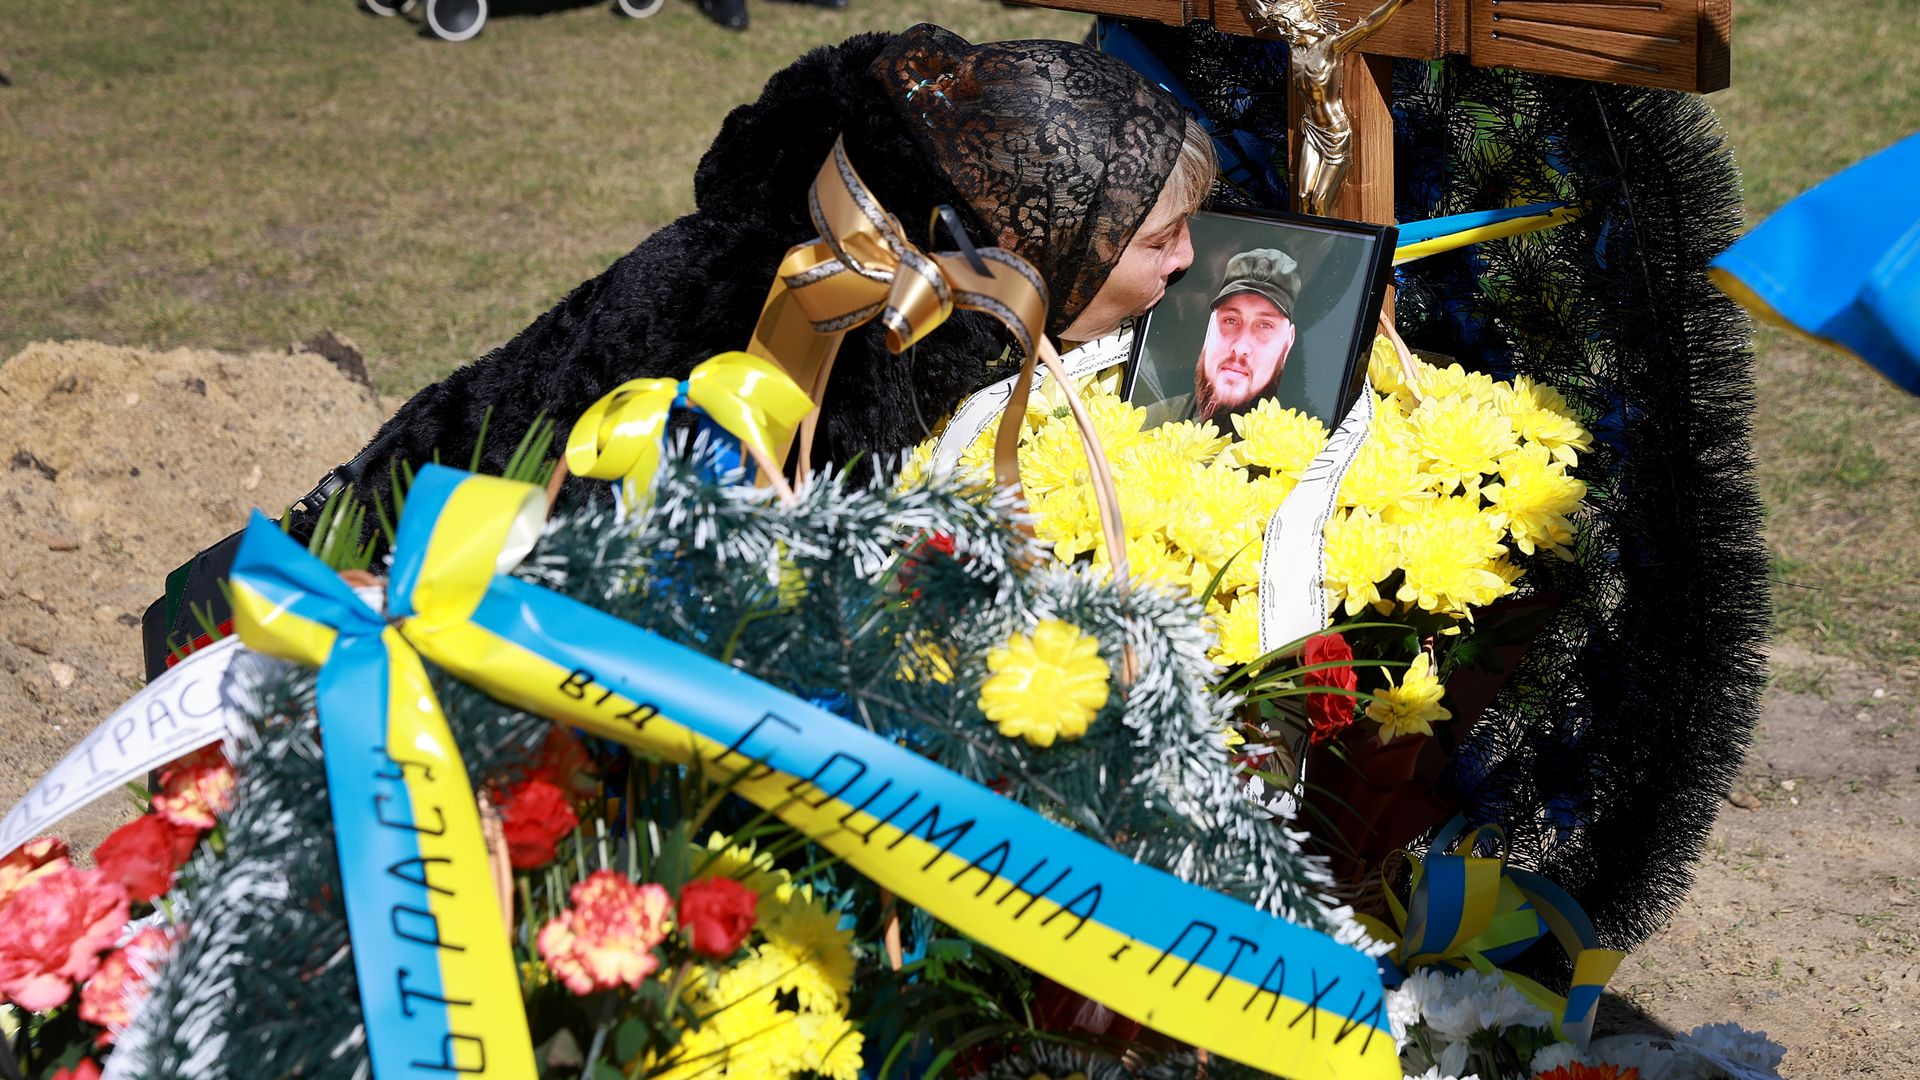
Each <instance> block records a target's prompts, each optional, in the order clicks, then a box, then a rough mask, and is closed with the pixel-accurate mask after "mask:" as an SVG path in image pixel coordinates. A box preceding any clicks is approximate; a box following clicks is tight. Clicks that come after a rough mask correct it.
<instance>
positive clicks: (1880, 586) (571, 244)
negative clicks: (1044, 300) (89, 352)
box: [0, 0, 1920, 682]
mask: <svg viewBox="0 0 1920 1080" xmlns="http://www.w3.org/2000/svg"><path fill="white" fill-rule="evenodd" d="M852 3H853V6H852V8H851V9H850V10H848V11H845V12H828V11H822V10H819V9H815V8H811V7H802V6H796V5H792V4H779V3H769V2H766V0H752V10H753V16H754V26H753V28H752V29H751V30H750V31H748V32H747V33H745V34H730V33H727V32H724V31H721V30H719V29H717V28H715V27H713V26H712V25H711V24H709V23H707V22H706V21H705V20H704V19H703V18H702V17H701V16H700V15H699V14H698V12H697V11H696V10H695V8H694V7H693V4H692V3H691V0H668V3H667V6H666V9H665V10H664V11H663V12H662V13H661V14H660V15H658V16H656V17H654V18H652V19H649V20H645V21H639V22H635V21H630V20H625V19H621V18H618V17H615V16H614V15H613V14H612V13H611V10H610V5H608V4H605V3H593V4H564V5H563V4H554V3H548V4H533V3H528V2H522V3H519V4H509V3H507V2H505V0H496V2H495V4H494V16H493V18H492V20H491V21H490V22H489V24H488V27H487V30H486V32H485V33H484V34H482V35H481V37H480V38H478V39H476V40H475V41H472V42H469V43H466V44H463V45H446V44H443V43H440V42H436V41H433V40H430V39H428V38H425V37H422V36H421V35H420V34H419V33H418V30H417V26H416V25H414V24H411V23H409V22H407V21H404V20H400V19H380V18H374V17H371V16H368V15H364V14H362V13H360V12H358V11H356V10H355V9H354V7H353V5H352V3H351V2H350V0H166V2H164V3H162V2H158V0H147V2H144V3H132V4H125V3H122V4H108V3H104V2H98V0H88V2H78V0H6V2H4V3H0V72H4V73H5V75H6V76H7V78H8V79H9V80H10V81H11V83H12V85H11V86H0V356H6V355H11V354H12V353H13V352H14V351H16V350H18V349H19V348H20V347H21V346H23V345H25V344H26V343H27V342H29V341H34V340H38V339H44V338H76V337H78V338H93V339H98V340H104V341H109V342H115V343H125V344H138V345H149V346H177V345H196V346H209V347H218V348H224V349H235V350H249V349H255V348H261V347H276V346H280V345H284V344H286V343H288V342H290V341H293V340H296V339H301V338H305V337H307V336H309V335H311V334H313V333H315V332H316V331H318V330H320V329H322V328H329V327H330V328H333V329H336V330H338V331H339V332H341V333H343V334H345V335H347V336H348V337H351V338H353V339H354V340H355V341H356V342H358V343H359V344H360V346H361V347H362V348H363V349H364V350H365V351H366V352H367V354H368V358H369V362H370V364H371V366H372V369H373V371H374V374H375V377H376V379H377V381H378V382H379V383H380V385H381V387H382V389H384V390H386V391H388V392H390V393H403V392H406V391H409V390H412V389H414V388H416V387H418V386H420V385H421V384H423V383H424V382H427V381H429V380H431V379H433V378H435V377H436V376H438V375H440V374H442V373H444V372H446V371H448V370H451V369H452V368H453V367H455V366H457V365H458V364H460V363H462V362H464V361H466V360H468V359H471V358H472V357H474V356H477V355H479V354H480V353H481V352H484V351H485V350H486V349H488V348H489V347H491V346H493V345H495V344H497V343H499V342H500V341H502V340H504V339H505V338H506V337H508V336H509V335H511V334H512V333H513V332H514V331H516V330H518V329H519V328H520V327H522V326H524V325H526V323H527V322H528V321H529V320H531V319H532V318H533V317H534V316H535V315H537V314H538V313H539V312H541V311H543V310H545V309H546V308H547V307H549V306H551V305H552V304H553V303H554V302H555V301H556V300H557V299H558V298H559V297H560V296H561V295H563V294H564V292H565V291H566V290H567V289H569V288H571V287H572V286H573V285H574V284H576V283H578V282H579V281H581V280H584V279H585V278H587V277H589V276H591V275H593V274H595V273H597V272H598V271H599V270H600V269H601V268H603V267H604V266H606V265H607V264H608V263H609V262H611V261H612V260H613V259H615V258H617V257H618V256H619V255H620V254H622V253H624V252H625V251H627V250H628V249H629V248H631V247H632V246H633V245H634V244H636V243H638V242H639V241H640V240H641V239H642V238H643V237H645V236H646V235H647V234H648V233H649V232H651V231H652V230H654V229H655V228H658V227H659V226H660V225H662V224H664V223H665V222H667V221H669V220H671V219H672V218H673V217H674V216H676V215H678V214H680V213H682V212H684V211H685V210H686V209H687V208H688V206H689V204H690V201H691V191H690V186H689V185H690V177H691V173H692V165H693V162H694V161H695V160H696V159H697V158H698V156H699V154H700V152H701V150H702V149H703V148H704V147H705V145H706V143H707V141H708V140H709V139H710V138H711V137H712V134H713V132H714V130H715V129H716V128H717V127H718V125H719V122H720V118H721V117H722V116H724V115H725V113H726V111H727V110H728V109H730V108H732V107H733V106H734V105H737V104H739V103H740V102H743V101H745V100H747V99H748V98H750V97H751V96H753V95H754V94H755V93H756V92H757V91H758V89H759V86H760V83H761V82H762V81H763V80H764V79H765V78H766V76H767V74H769V73H770V72H772V71H773V70H775V69H776V68H778V67H780V66H781V65H782V64H784V63H785V62H787V61H788V60H789V59H791V58H792V57H793V56H795V55H797V54H798V53H799V52H801V51H802V50H804V49H806V48H807V47H809V46H812V45H815V44H822V43H826V42H830V41H836V40H839V39H840V38H842V37H845V36H846V35H848V34H851V33H855V32H858V31H861V30H866V29H898V28H901V27H904V26H907V25H909V24H911V23H913V22H916V21H921V20H931V21H936V22H940V23H943V24H945V25H948V26H950V27H952V28H954V29H956V30H958V31H960V32H961V33H963V34H966V35H968V36H970V37H972V38H974V39H976V40H980V39H987V38H1001V37H1037V36H1059V37H1078V36H1080V34H1081V33H1082V32H1083V31H1084V28H1085V26H1086V20H1085V19H1084V18H1083V17H1079V16H1073V15H1068V14H1065V13H1060V12H1053V11H1046V10H1038V9H1022V8H1014V7H1008V6H1005V5H1003V4H1001V3H999V2H997V0H852ZM1916 13H1917V10H1916V0H1849V2H1848V3H1846V4H1819V5H1809V4H1805V3H1798V2H1789V0H1736V13H1735V22H1734V67H1733V84H1734V85H1733V88H1732V89H1730V90H1727V91H1723V92H1721V93H1718V94H1715V95H1713V96H1712V98H1711V99H1710V100H1711V101H1712V102H1713V104H1714V105H1715V107H1716V108H1717V109H1718V110H1719V111H1720V114H1721V116H1722V118H1723V119H1724V121H1725V123H1726V126H1727V128H1728V131H1729V134H1730V137H1731V139H1732V141H1733V145H1734V149H1735V152H1736V155H1737V157H1738V159H1739V162H1740V164H1741V167H1742V170H1743V173H1744V176H1745V179H1746V184H1747V212H1748V216H1749V217H1750V218H1754V219H1757V218H1758V217H1759V216H1763V215H1764V214H1766V213H1768V212H1769V211H1771V210H1773V209H1775V208H1777V207H1778V206H1779V205H1780V204H1781V203H1783V202H1784V201H1786V200H1787V199H1788V198H1791V197H1792V196H1793V195H1794V194H1796V193H1798V192H1799V191H1801V190H1803V189H1804V188H1806V187H1807V186H1809V185H1811V184H1813V183H1816V182H1818V181H1819V180H1820V179H1822V178H1823V177H1825V176H1828V175H1830V174H1831V173H1833V172H1834V171H1836V170H1838V169H1840V168H1843V167H1845V166H1846V165H1848V164H1850V163H1852V162H1853V161H1855V160H1858V159H1859V158H1860V157H1862V156H1864V155H1866V154H1867V153H1870V152H1872V151H1873V150H1875V149H1878V148H1879V147H1882V146H1885V145H1887V144H1889V143H1891V142H1893V141H1894V140H1896V139H1898V138H1901V137H1903V136H1905V135H1907V134H1910V133H1912V132H1913V131H1914V130H1915V129H1916V128H1920V47H1917V43H1920V24H1916ZM1916 182H1920V181H1916ZM1758 345H1759V357H1760V365H1759V375H1760V404H1759V409H1758V411H1757V412H1756V415H1755V417H1754V429H1755V442H1756V448H1757V452H1758V455H1759V458H1760V462H1761V479H1762V483H1763V485H1764V491H1765V493H1766V497H1767V502H1768V506H1769V510H1770V522H1769V534H1768V538H1769V544H1770V547H1771V550H1772V552H1773V555H1774V568H1775V577H1776V579H1777V588H1776V599H1777V602H1778V610H1779V623H1780V629H1781V632H1782V635H1783V637H1784V638H1786V639H1788V640H1791V641H1794V642H1797V643H1798V644H1800V645H1802V646H1804V647H1806V648H1807V649H1810V650H1812V651H1816V652H1823V653H1830V654H1836V655H1840V656H1845V657H1850V658H1854V659H1857V660H1860V661H1863V662H1865V663H1868V664H1870V665H1872V666H1874V667H1876V668H1879V669H1882V670H1884V671H1886V672H1887V673H1888V674H1889V675H1894V676H1899V677H1904V679H1905V680H1907V681H1912V682H1920V465H1917V464H1916V454H1917V453H1920V402H1917V401H1915V400H1914V399H1912V398H1909V397H1906V396H1905V395H1902V394H1901V393H1899V392H1898V391H1896V390H1894V389H1893V388H1891V387H1890V386H1888V385H1887V384H1885V383H1884V382H1882V381H1880V380H1879V379H1878V378H1877V377H1876V376H1874V375H1873V374H1872V373H1870V372H1868V371H1867V370H1866V369H1864V368H1862V367H1861V366H1859V365H1857V364H1855V363H1853V362H1851V361H1848V360H1846V359H1844V358H1842V357H1840V356H1837V355H1835V354H1833V353H1830V352H1826V351H1824V350H1821V349H1818V348H1816V347H1813V346H1810V345H1806V344H1803V343H1801V342H1799V341H1798V340H1796V339H1793V338H1791V337H1789V336H1788V335H1785V334H1781V333H1776V332H1772V331H1764V330H1763V331H1762V332H1761V333H1760V334H1759V337H1758ZM4 449H5V448H4V447H0V450H4Z"/></svg>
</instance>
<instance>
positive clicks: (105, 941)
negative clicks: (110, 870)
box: [0, 867, 127, 1012]
mask: <svg viewBox="0 0 1920 1080" xmlns="http://www.w3.org/2000/svg"><path fill="white" fill-rule="evenodd" d="M6 915H7V917H6V918H4V919H0V999H4V1000H7V1001H11V1002H13V1003H14V1004H15V1005H18V1006H20V1007H21V1008H22V1009H25V1010H26V1011H28V1012H46V1011H47V1010H49V1009H52V1008H55V1007H56V1006H59V1005H63V1004H65V1003H66V1000H67V998H68V997H69V996H71V995H72V993H73V984H74V983H76V982H80V981H82V980H84V979H86V978H87V977H88V976H90V975H92V974H93V973H94V971H95V970H96V969H97V968H99V966H100V954H101V953H103V952H106V951H107V950H108V949H110V948H112V947H113V942H114V939H115V938H118V937H119V936H120V930H121V928H122V927H124V926H125V925H126V924H127V891H126V890H125V889H122V888H121V887H120V884H119V883H118V882H116V881H113V880H111V879H109V878H108V877H107V876H106V875H105V874H103V873H101V872H100V871H98V870H76V869H74V868H72V867H68V868H67V869H65V870H59V871H55V872H54V873H51V874H48V875H47V876H46V877H43V878H41V879H39V880H38V881H35V882H34V883H33V884H31V885H29V886H27V887H26V888H24V889H21V890H20V891H19V892H18V893H16V894H15V895H14V897H13V902H12V903H10V904H8V905H7V913H6Z"/></svg>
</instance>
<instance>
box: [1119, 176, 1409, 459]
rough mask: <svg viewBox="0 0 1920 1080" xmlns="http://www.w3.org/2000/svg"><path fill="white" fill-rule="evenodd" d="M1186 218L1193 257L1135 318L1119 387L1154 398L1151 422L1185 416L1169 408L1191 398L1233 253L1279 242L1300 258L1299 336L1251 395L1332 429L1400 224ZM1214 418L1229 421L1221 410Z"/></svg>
mask: <svg viewBox="0 0 1920 1080" xmlns="http://www.w3.org/2000/svg"><path fill="white" fill-rule="evenodd" d="M1190 228H1191V230H1192V235H1193V247H1194V260H1193V265H1192V266H1191V267H1189V268H1188V270H1187V271H1186V273H1185V274H1184V275H1182V276H1181V277H1180V279H1179V280H1177V281H1175V282H1173V283H1171V284H1170V285H1168V287H1167V292H1166V295H1165V296H1164V297H1162V298H1161V300H1160V302H1159V303H1158V304H1156V305H1154V307H1153V309H1152V310H1150V311H1148V312H1147V313H1146V314H1145V315H1143V316H1141V317H1140V320H1139V322H1138V323H1137V324H1136V325H1135V327H1134V337H1133V350H1132V353H1131V354H1130V356H1129V358H1128V362H1127V368H1126V375H1125V380H1124V384H1123V391H1122V392H1123V394H1124V395H1125V397H1126V398H1127V400H1128V401H1130V402H1132V403H1133V404H1135V405H1141V406H1146V407H1147V408H1148V415H1149V419H1148V423H1149V425H1153V424H1159V423H1165V422H1170V421H1174V420H1179V419H1183V418H1187V416H1185V415H1179V416H1177V415H1172V414H1173V413H1174V412H1182V411H1183V410H1185V409H1186V407H1188V406H1192V405H1193V402H1192V400H1191V399H1192V396H1193V394H1194V382H1195V368H1196V362H1197V361H1198V359H1199V357H1200V350H1201V348H1202V347H1203V345H1204V344H1205V341H1206V335H1207V329H1208V324H1209V322H1210V320H1211V319H1212V312H1213V301H1214V298H1215V296H1216V295H1217V294H1218V293H1219V292H1220V290H1221V287H1222V284H1223V278H1224V276H1225V274H1226V267H1227V262H1228V260H1230V259H1231V258H1232V257H1233V256H1234V255H1235V254H1237V253H1240V252H1246V251H1252V250H1255V249H1262V248H1278V249H1280V250H1282V251H1286V252H1289V253H1290V254H1292V255H1293V257H1294V258H1295V260H1296V261H1297V264H1298V265H1297V272H1298V275H1299V282H1300V287H1299V290H1298V295H1297V297H1296V298H1295V301H1294V305H1293V309H1292V311H1291V312H1289V313H1288V317H1289V318H1291V319H1294V321H1295V324H1296V326H1295V333H1296V339H1295V342H1294V345H1293V346H1292V349H1291V351H1290V353H1289V355H1288V356H1287V357H1286V359H1285V360H1284V362H1283V364H1282V370H1281V372H1280V373H1279V375H1278V376H1277V378H1276V380H1275V382H1274V384H1273V385H1272V386H1270V387H1268V388H1267V389H1265V390H1264V391H1261V392H1259V393H1258V394H1257V395H1256V397H1255V398H1253V399H1252V400H1254V401H1257V400H1259V398H1261V397H1275V398H1278V399H1279V400H1280V401H1281V403H1282V404H1285V405H1288V406H1290V407H1293V408H1298V409H1300V410H1301V411H1303V412H1306V413H1307V414H1309V415H1311V416H1315V417H1317V418H1318V419H1319V420H1320V421H1321V423H1323V424H1325V425H1326V426H1327V428H1328V430H1332V429H1333V428H1334V427H1336V426H1337V425H1338V424H1339V423H1340V420H1341V418H1342V417H1344V416H1345V415H1346V414H1347V411H1348V410H1349V409H1351V408H1352V407H1353V403H1354V401H1355V400H1356V399H1358V397H1359V394H1360V387H1361V385H1362V382H1363V379H1364V376H1365V374H1366V358H1367V355H1368V353H1369V351H1370V350H1371V348H1372V343H1373V329H1374V327H1375V325H1376V320H1377V319H1378V317H1379V312H1380V305H1381V302H1382V301H1383V300H1384V299H1385V298H1386V291H1387V285H1388V284H1389V282H1390V281H1391V280H1392V276H1393V249H1394V243H1395V240H1396V239H1397V238H1398V236H1399V230H1397V229H1395V228H1394V227H1393V226H1391V225H1375V224H1370V223H1367V222H1361V221H1345V220H1341V219H1339V218H1325V217H1313V216H1310V215H1306V214H1293V213H1285V212H1279V211H1258V210H1244V209H1238V208H1235V209H1226V210H1203V211H1201V212H1200V213H1198V214H1195V215H1194V217H1193V219H1192V221H1191V222H1190ZM1303 359H1304V361H1305V362H1304V363H1302V362H1301V361H1302V360H1303ZM1182 395H1185V396H1182ZM1217 422H1218V423H1219V425H1220V427H1221V428H1222V430H1230V426H1229V424H1228V422H1227V421H1226V418H1225V416H1221V417H1219V418H1218V420H1217Z"/></svg>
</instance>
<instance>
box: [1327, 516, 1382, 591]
mask: <svg viewBox="0 0 1920 1080" xmlns="http://www.w3.org/2000/svg"><path fill="white" fill-rule="evenodd" d="M1323 536H1324V550H1325V554H1326V573H1327V577H1326V581H1325V585H1326V587H1327V588H1328V589H1329V590H1330V591H1331V592H1332V593H1333V595H1334V599H1335V600H1337V601H1338V602H1339V603H1340V604H1341V606H1342V608H1343V609H1344V610H1345V611H1346V613H1347V614H1348V615H1358V614H1359V613H1360V612H1361V611H1363V610H1365V609H1367V608H1369V607H1371V608H1373V609H1374V610H1375V611H1378V612H1379V613H1381V614H1382V615H1385V614H1387V613H1389V612H1391V611H1392V610H1393V601H1392V600H1391V599H1388V598H1384V597H1382V596H1381V595H1380V583H1381V582H1383V581H1385V580H1386V579H1387V578H1388V577H1390V576H1391V575H1392V574H1393V572H1394V571H1395V570H1397V569H1399V567H1400V543H1399V541H1400V530H1399V529H1398V528H1396V527H1394V526H1392V525H1388V524H1386V523H1385V522H1382V521H1381V520H1380V517H1379V515H1377V514H1374V513H1373V512H1371V511H1368V510H1342V511H1339V512H1337V513H1335V514H1334V515H1333V518H1332V520H1330V521H1328V522H1327V528H1326V532H1325V533H1324V534H1323Z"/></svg>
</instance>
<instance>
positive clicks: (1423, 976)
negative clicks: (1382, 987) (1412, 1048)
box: [1387, 968, 1446, 1046]
mask: <svg viewBox="0 0 1920 1080" xmlns="http://www.w3.org/2000/svg"><path fill="white" fill-rule="evenodd" d="M1445 978H1446V976H1445V975H1444V974H1442V973H1440V972H1438V971H1435V970H1434V969H1433V968H1421V969H1420V970H1419V971H1416V972H1414V973H1413V974H1411V975H1409V976H1407V978H1406V981H1404V982H1402V983H1401V984H1400V985H1399V986H1398V987H1396V988H1394V989H1392V990H1389V991H1387V1020H1388V1022H1390V1023H1391V1024H1392V1025H1393V1037H1394V1039H1395V1041H1397V1042H1398V1043H1400V1044H1401V1045H1402V1046H1404V1045H1406V1041H1407V1033H1408V1032H1409V1031H1410V1030H1412V1028H1413V1026H1414V1025H1415V1024H1418V1023H1420V1022H1422V1021H1424V1020H1425V1019H1426V1016H1427V1002H1429V1001H1433V1000H1437V999H1438V998H1439V997H1440V996H1441V995H1442V994H1443V993H1444V990H1443V988H1442V987H1440V986H1439V985H1438V984H1439V983H1440V982H1441V981H1442V980H1444V979H1445Z"/></svg>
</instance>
